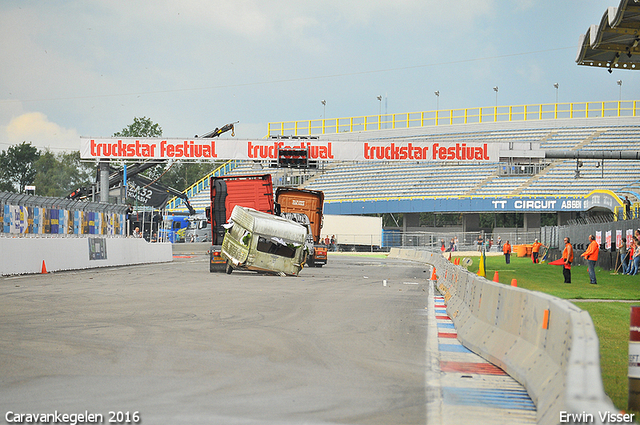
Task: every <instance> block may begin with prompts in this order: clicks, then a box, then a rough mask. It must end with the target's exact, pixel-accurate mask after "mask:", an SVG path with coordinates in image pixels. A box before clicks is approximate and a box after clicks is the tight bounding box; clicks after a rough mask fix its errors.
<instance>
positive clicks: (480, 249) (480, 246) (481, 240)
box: [476, 235, 484, 251]
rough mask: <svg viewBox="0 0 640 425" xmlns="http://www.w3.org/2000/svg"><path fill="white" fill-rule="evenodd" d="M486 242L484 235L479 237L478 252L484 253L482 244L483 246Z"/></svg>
mask: <svg viewBox="0 0 640 425" xmlns="http://www.w3.org/2000/svg"><path fill="white" fill-rule="evenodd" d="M483 242H484V240H483V239H482V235H478V240H477V242H476V243H477V245H478V247H477V250H478V251H482V244H483Z"/></svg>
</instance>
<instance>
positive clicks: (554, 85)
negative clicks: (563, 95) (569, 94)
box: [553, 83, 560, 103]
mask: <svg viewBox="0 0 640 425" xmlns="http://www.w3.org/2000/svg"><path fill="white" fill-rule="evenodd" d="M558 87H560V85H559V84H558V83H553V88H555V89H556V103H558Z"/></svg>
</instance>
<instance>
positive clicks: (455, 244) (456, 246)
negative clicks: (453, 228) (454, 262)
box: [453, 236, 458, 251]
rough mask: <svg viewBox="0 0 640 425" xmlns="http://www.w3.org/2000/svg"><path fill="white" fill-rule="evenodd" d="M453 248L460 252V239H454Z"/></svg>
mask: <svg viewBox="0 0 640 425" xmlns="http://www.w3.org/2000/svg"><path fill="white" fill-rule="evenodd" d="M453 248H454V249H455V250H456V251H458V237H457V236H456V237H455V238H453Z"/></svg>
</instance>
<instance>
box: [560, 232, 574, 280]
mask: <svg viewBox="0 0 640 425" xmlns="http://www.w3.org/2000/svg"><path fill="white" fill-rule="evenodd" d="M562 259H563V260H564V266H563V267H562V275H563V276H564V283H571V263H573V246H571V239H569V238H564V251H562Z"/></svg>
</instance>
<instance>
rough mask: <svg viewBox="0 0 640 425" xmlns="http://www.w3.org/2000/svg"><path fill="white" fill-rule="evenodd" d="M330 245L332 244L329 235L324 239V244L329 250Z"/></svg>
mask: <svg viewBox="0 0 640 425" xmlns="http://www.w3.org/2000/svg"><path fill="white" fill-rule="evenodd" d="M329 243H330V241H329V235H327V236H325V237H324V244H325V245H326V246H327V248H329Z"/></svg>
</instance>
